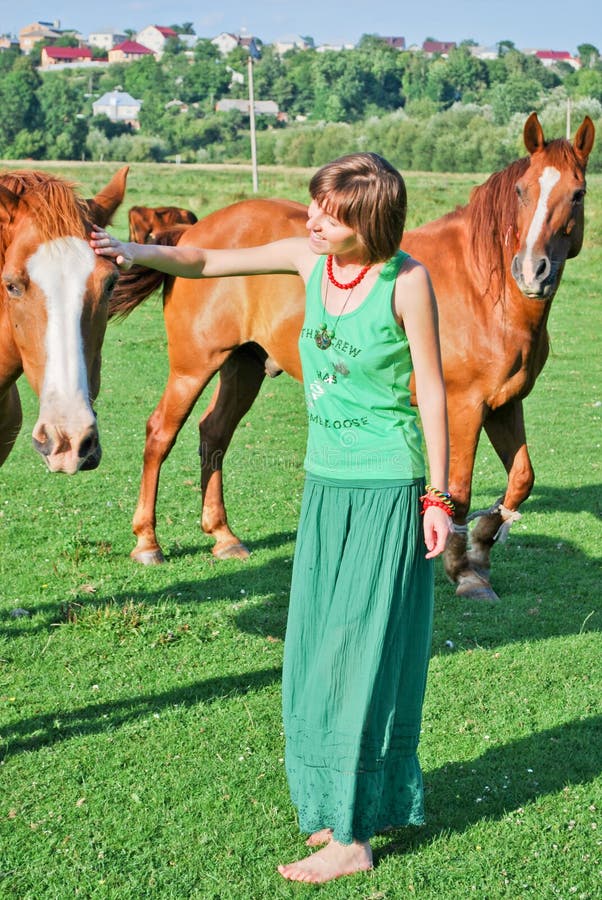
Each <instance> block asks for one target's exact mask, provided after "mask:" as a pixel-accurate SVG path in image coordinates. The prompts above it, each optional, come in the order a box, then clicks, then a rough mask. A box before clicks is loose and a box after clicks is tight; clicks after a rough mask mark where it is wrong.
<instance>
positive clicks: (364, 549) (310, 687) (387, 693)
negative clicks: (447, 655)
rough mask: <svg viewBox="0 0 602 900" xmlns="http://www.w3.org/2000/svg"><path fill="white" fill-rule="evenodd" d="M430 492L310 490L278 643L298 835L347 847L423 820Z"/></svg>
mask: <svg viewBox="0 0 602 900" xmlns="http://www.w3.org/2000/svg"><path fill="white" fill-rule="evenodd" d="M423 488H424V484H423V482H422V481H411V482H405V483H400V482H395V483H394V484H391V482H386V483H384V484H383V483H382V482H378V483H376V485H373V484H371V485H370V486H369V487H366V486H361V485H356V486H348V485H346V484H344V483H341V482H338V483H337V482H328V481H322V480H318V479H316V478H313V477H311V476H308V478H307V480H306V483H305V489H304V494H303V502H302V508H301V516H300V521H299V529H298V534H297V544H296V550H295V560H294V566H293V577H292V586H291V600H290V608H289V614H288V623H287V631H286V640H285V647H284V668H283V679H282V693H283V718H284V730H285V737H286V771H287V776H288V781H289V786H290V792H291V799H292V801H293V804H294V805H295V807H296V808H297V812H298V817H299V826H300V829H301V831H304V832H309V833H311V832H314V831H317V830H319V829H321V828H332V829H333V832H334V838H335V840H337V841H340V842H341V843H346V844H348V843H351V841H352V840H358V841H367V840H369V839H370V837H372V836H373V835H374V834H375V833H376V832H378V831H382V830H384V829H385V828H388V827H397V826H401V825H409V824H412V825H419V824H422V823H423V822H424V804H423V786H422V773H421V770H420V765H419V763H418V757H417V755H416V751H417V747H418V740H419V736H420V723H421V716H422V703H423V699H424V690H425V684H426V675H427V668H428V661H429V656H430V645H431V634H432V619H433V567H432V563H431V561H429V560H426V559H425V553H426V547H425V544H424V539H423V536H422V523H421V518H420V501H419V498H420V494H421V492H422V490H423Z"/></svg>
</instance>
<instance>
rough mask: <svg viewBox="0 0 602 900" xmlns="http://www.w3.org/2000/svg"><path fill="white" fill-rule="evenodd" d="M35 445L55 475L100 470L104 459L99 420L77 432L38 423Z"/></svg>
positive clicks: (35, 431) (33, 437) (34, 438)
mask: <svg viewBox="0 0 602 900" xmlns="http://www.w3.org/2000/svg"><path fill="white" fill-rule="evenodd" d="M32 443H33V446H34V449H35V450H37V452H38V453H39V454H40V455H41V456H42V457H43V458H44V461H45V463H46V465H47V467H48V469H49V470H50V471H51V472H61V473H63V474H65V475H74V474H75V473H76V472H80V471H90V470H92V469H96V468H97V467H98V465H99V463H100V460H101V457H102V448H101V446H100V440H99V435H98V427H97V425H96V421H94V422H93V423H92V424H91V425H89V426H88V427H86V428H82V429H81V430H77V431H74V432H73V433H68V432H67V431H65V430H64V428H61V427H55V426H52V425H47V424H42V423H40V422H38V423H37V424H36V427H35V428H34V431H33V435H32Z"/></svg>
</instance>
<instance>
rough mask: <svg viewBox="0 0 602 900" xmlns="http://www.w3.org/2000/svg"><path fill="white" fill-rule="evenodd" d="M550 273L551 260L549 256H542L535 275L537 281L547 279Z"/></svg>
mask: <svg viewBox="0 0 602 900" xmlns="http://www.w3.org/2000/svg"><path fill="white" fill-rule="evenodd" d="M549 274H550V260H549V259H548V257H547V256H542V258H541V259H540V260H539V265H538V266H537V269H536V271H535V277H536V279H537V281H545V279H546V278H547V277H548V275H549Z"/></svg>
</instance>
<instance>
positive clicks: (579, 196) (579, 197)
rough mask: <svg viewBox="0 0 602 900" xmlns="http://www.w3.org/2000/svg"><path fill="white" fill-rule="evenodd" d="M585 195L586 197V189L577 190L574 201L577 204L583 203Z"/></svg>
mask: <svg viewBox="0 0 602 900" xmlns="http://www.w3.org/2000/svg"><path fill="white" fill-rule="evenodd" d="M584 197H585V191H584V190H580V191H575V193H574V194H573V203H575V204H576V203H583V198H584Z"/></svg>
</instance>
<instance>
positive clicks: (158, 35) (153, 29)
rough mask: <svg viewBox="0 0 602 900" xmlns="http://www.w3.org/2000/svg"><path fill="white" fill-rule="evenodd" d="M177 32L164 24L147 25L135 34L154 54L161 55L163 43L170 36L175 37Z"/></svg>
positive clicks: (140, 42) (163, 47)
mask: <svg viewBox="0 0 602 900" xmlns="http://www.w3.org/2000/svg"><path fill="white" fill-rule="evenodd" d="M177 36H178V32H177V31H174V30H173V28H168V27H167V26H165V25H147V26H146V28H143V29H142V31H139V32H138V34H137V35H136V40H137V41H138V43H139V44H142V45H143V46H144V47H148V49H149V50H152V51H153V53H154V54H155V56H161V54H162V53H163V51H164V50H165V44H166V43H167V41H168V40H169V39H170V38H177Z"/></svg>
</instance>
